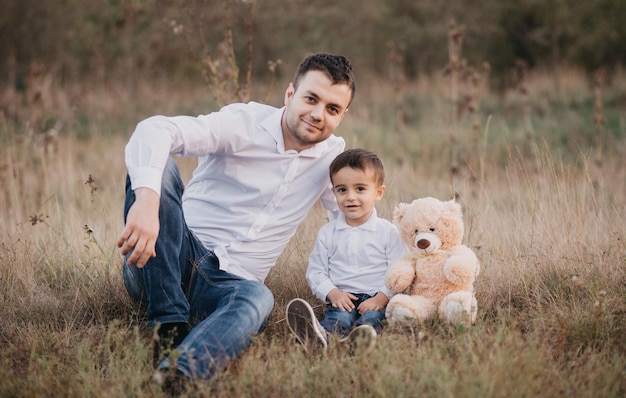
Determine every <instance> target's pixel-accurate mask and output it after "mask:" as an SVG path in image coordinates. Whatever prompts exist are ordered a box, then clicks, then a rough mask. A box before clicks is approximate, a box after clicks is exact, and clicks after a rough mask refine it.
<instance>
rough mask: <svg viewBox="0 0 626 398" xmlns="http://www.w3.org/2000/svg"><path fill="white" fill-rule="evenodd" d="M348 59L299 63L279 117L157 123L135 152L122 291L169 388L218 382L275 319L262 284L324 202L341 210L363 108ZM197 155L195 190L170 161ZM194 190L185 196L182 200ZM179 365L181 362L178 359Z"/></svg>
mask: <svg viewBox="0 0 626 398" xmlns="http://www.w3.org/2000/svg"><path fill="white" fill-rule="evenodd" d="M354 92H355V84H354V75H353V73H352V67H351V65H350V61H349V60H348V59H346V58H345V57H343V56H338V55H332V54H324V53H322V54H315V55H312V56H309V57H307V58H305V59H304V60H303V61H302V63H301V64H300V65H299V67H298V69H297V71H296V74H295V77H294V80H293V82H292V83H290V84H289V86H288V87H287V90H286V92H285V101H284V103H285V106H284V107H283V108H281V109H277V108H274V107H272V106H269V105H263V104H258V103H254V102H250V103H248V104H232V105H228V106H225V107H224V108H222V109H221V110H220V111H219V112H214V113H210V114H207V115H202V116H198V117H188V116H177V117H164V116H154V117H151V118H148V119H146V120H144V121H142V122H140V123H139V124H138V125H137V128H136V129H135V132H134V133H133V135H132V137H131V139H130V141H129V143H128V145H127V146H126V165H127V167H128V178H127V182H126V201H125V209H124V214H125V227H124V229H123V231H122V233H121V235H120V238H119V240H118V242H117V244H118V247H119V248H120V251H121V253H122V255H124V256H125V264H124V282H125V284H126V288H127V290H128V292H129V294H130V295H131V296H132V297H133V298H134V299H136V300H141V299H142V298H145V299H146V300H147V304H148V306H147V307H148V308H147V310H148V322H149V325H150V327H152V328H155V329H156V330H157V333H158V336H159V339H160V340H159V341H160V344H157V346H156V350H155V359H157V358H158V359H157V362H158V361H160V359H161V358H160V355H161V354H162V353H163V352H166V353H167V352H168V350H167V349H168V347H167V346H166V344H167V343H168V342H169V343H171V346H172V347H175V348H177V351H180V355H176V356H174V355H172V356H170V357H168V358H165V359H164V360H163V361H161V362H160V363H159V364H158V369H159V371H158V372H157V375H161V376H163V377H165V380H166V382H169V381H171V380H174V381H180V380H186V379H188V378H195V377H198V378H202V379H208V378H210V377H211V376H213V375H214V374H215V373H216V372H219V371H220V370H221V369H223V368H224V367H225V366H226V365H227V364H228V363H229V362H230V361H231V360H233V359H234V358H236V357H237V356H239V355H240V354H241V353H242V352H243V351H244V350H245V348H246V347H247V346H248V345H249V343H250V341H251V338H252V336H253V335H254V334H256V333H258V332H259V331H260V330H261V328H262V327H263V325H264V324H265V322H266V321H267V318H268V317H269V314H270V312H271V310H272V307H273V304H274V298H273V296H272V294H271V292H270V291H269V289H268V288H267V287H266V286H265V285H264V284H263V281H264V279H265V277H266V276H267V274H268V273H269V271H270V269H271V267H272V266H273V265H274V264H275V262H276V260H277V258H278V256H279V255H280V254H281V252H282V250H283V249H284V247H285V246H286V245H287V243H288V242H289V239H290V238H291V237H292V236H293V234H294V233H295V231H296V228H297V226H298V224H299V223H300V222H301V221H302V220H303V219H304V218H305V216H306V214H307V212H308V211H309V209H310V208H311V207H312V206H313V205H314V204H315V203H316V202H317V201H318V200H321V203H322V205H323V207H324V208H325V209H327V210H328V211H329V212H331V214H336V212H337V204H336V202H335V199H334V197H333V194H332V191H331V189H330V180H329V177H328V167H329V165H330V163H331V161H332V160H333V159H334V158H335V156H337V155H338V154H339V153H341V152H342V151H343V149H344V147H345V141H344V140H343V139H342V138H340V137H337V136H335V135H333V132H334V131H335V129H336V128H337V126H338V125H339V124H340V122H341V121H342V120H343V118H344V116H345V114H346V112H347V111H348V107H349V105H350V104H351V102H352V100H353V98H354ZM172 154H177V155H180V156H197V157H198V167H197V168H196V170H195V171H194V173H193V177H192V178H191V181H190V182H189V184H188V186H187V187H186V188H183V183H182V181H181V178H180V175H179V172H178V168H177V166H176V163H175V162H174V160H173V159H171V158H170V155H172ZM183 191H184V193H183ZM175 357H176V358H175Z"/></svg>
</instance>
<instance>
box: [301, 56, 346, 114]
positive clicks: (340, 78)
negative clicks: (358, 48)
mask: <svg viewBox="0 0 626 398" xmlns="http://www.w3.org/2000/svg"><path fill="white" fill-rule="evenodd" d="M312 70H318V71H320V72H323V73H325V74H326V75H327V76H328V77H329V78H330V80H331V81H332V82H333V84H347V85H348V86H349V87H350V92H351V96H350V103H352V100H353V99H354V92H355V90H356V85H355V84H354V74H353V73H352V64H351V63H350V60H349V59H348V58H346V57H344V56H343V55H334V54H327V53H318V54H314V55H310V56H308V57H306V58H305V59H304V60H303V61H302V62H301V63H300V65H299V66H298V69H297V70H296V75H295V76H294V78H293V86H294V87H295V88H296V89H297V88H298V84H299V83H300V79H301V78H302V76H304V75H305V74H306V73H307V72H309V71H312Z"/></svg>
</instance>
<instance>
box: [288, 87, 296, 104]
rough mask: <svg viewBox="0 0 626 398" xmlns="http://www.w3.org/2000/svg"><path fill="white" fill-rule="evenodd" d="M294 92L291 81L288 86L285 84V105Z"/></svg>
mask: <svg viewBox="0 0 626 398" xmlns="http://www.w3.org/2000/svg"><path fill="white" fill-rule="evenodd" d="M295 92H296V88H295V87H294V85H293V83H289V86H287V90H285V105H287V104H288V103H289V101H291V99H292V98H293V94H294V93H295Z"/></svg>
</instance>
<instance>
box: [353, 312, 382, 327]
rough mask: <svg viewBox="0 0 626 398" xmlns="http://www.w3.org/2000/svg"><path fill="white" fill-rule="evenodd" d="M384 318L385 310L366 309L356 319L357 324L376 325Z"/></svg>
mask: <svg viewBox="0 0 626 398" xmlns="http://www.w3.org/2000/svg"><path fill="white" fill-rule="evenodd" d="M384 320H385V311H367V312H365V313H364V314H362V315H361V316H360V317H359V319H358V320H357V325H365V324H367V325H370V326H373V327H378V326H379V325H381V324H382V322H383V321H384Z"/></svg>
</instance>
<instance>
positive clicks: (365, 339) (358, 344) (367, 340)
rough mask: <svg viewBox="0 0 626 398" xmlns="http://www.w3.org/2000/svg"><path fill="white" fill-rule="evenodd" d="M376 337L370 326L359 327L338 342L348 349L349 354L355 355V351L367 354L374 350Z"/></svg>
mask: <svg viewBox="0 0 626 398" xmlns="http://www.w3.org/2000/svg"><path fill="white" fill-rule="evenodd" d="M376 337H377V333H376V330H375V329H374V328H373V327H372V326H371V325H359V326H357V327H355V328H354V329H352V330H351V331H350V333H348V335H347V336H346V337H344V338H342V339H341V340H340V341H339V342H340V343H341V345H343V346H345V347H346V348H347V349H348V351H349V352H350V354H352V355H354V354H356V353H357V350H358V351H361V352H367V351H369V350H371V349H372V348H374V346H375V345H376Z"/></svg>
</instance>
